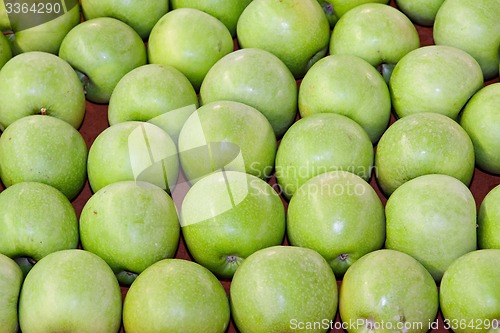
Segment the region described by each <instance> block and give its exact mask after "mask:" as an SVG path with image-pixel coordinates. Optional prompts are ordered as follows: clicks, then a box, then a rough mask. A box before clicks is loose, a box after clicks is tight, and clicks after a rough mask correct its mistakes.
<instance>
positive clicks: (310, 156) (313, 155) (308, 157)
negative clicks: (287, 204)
mask: <svg viewBox="0 0 500 333" xmlns="http://www.w3.org/2000/svg"><path fill="white" fill-rule="evenodd" d="M372 166H373V146H372V143H371V141H370V137H369V136H368V134H367V133H366V132H365V130H364V129H363V128H362V127H361V126H360V125H359V124H358V123H356V122H355V121H354V120H352V119H350V118H348V117H346V116H343V115H340V114H337V113H318V114H314V115H311V116H308V117H305V118H302V119H300V120H298V121H297V122H295V123H294V124H293V125H292V126H291V127H290V129H289V130H288V131H287V132H286V133H285V135H284V136H283V139H282V140H281V143H280V145H279V147H278V151H277V153H276V165H275V169H276V172H275V173H276V178H277V180H278V184H279V187H280V191H281V192H282V194H283V195H284V197H285V198H287V199H290V198H291V197H292V195H293V194H294V193H295V192H296V191H297V189H298V188H299V187H300V186H301V185H302V184H304V183H305V182H306V181H307V180H308V179H310V178H312V177H314V176H316V175H319V174H321V173H324V172H328V171H333V170H345V171H350V172H352V173H354V174H356V175H358V176H361V177H362V178H363V179H365V180H368V179H370V177H371V172H372Z"/></svg>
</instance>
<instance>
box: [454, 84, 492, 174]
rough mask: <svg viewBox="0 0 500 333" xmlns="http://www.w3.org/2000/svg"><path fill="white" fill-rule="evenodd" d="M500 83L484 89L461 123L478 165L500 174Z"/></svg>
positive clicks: (471, 101) (467, 107) (472, 100)
mask: <svg viewBox="0 0 500 333" xmlns="http://www.w3.org/2000/svg"><path fill="white" fill-rule="evenodd" d="M499 111H500V83H494V84H490V85H488V86H485V87H483V88H481V90H479V91H478V92H477V93H476V94H474V95H473V96H472V98H471V99H470V100H469V102H468V103H467V105H466V106H465V108H464V110H463V112H462V113H461V115H460V120H459V123H460V125H461V126H462V127H463V128H464V129H465V131H466V132H467V134H469V136H470V138H471V140H472V143H473V144H474V152H475V154H476V164H477V166H479V167H480V168H481V169H483V170H486V171H487V172H490V173H493V174H497V175H498V174H500V154H499V153H500V132H499V131H498V128H499V126H500V112H499Z"/></svg>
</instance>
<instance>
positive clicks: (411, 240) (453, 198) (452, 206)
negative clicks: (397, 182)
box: [385, 174, 477, 281]
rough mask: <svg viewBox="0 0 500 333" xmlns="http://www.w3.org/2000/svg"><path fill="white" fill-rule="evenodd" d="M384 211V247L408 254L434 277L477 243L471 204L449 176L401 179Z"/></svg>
mask: <svg viewBox="0 0 500 333" xmlns="http://www.w3.org/2000/svg"><path fill="white" fill-rule="evenodd" d="M385 214H386V241H385V246H386V248H388V249H393V250H398V251H401V252H405V253H407V254H409V255H411V256H412V257H414V258H415V259H417V260H418V261H420V262H421V263H422V265H424V267H425V268H427V270H428V271H429V272H430V273H431V275H432V276H433V277H434V279H435V280H436V281H439V280H440V279H441V278H442V276H443V273H444V272H445V271H446V269H447V268H448V266H449V265H450V264H451V263H452V262H453V261H454V260H455V259H457V258H458V257H460V256H461V255H463V254H465V253H467V252H470V251H474V250H475V249H476V247H477V235H476V203H475V201H474V197H473V196H472V193H471V192H470V190H469V189H468V188H467V186H465V185H464V184H463V183H462V182H461V181H459V180H458V179H456V178H454V177H451V176H447V175H440V174H431V175H424V176H420V177H417V178H414V179H412V180H410V181H408V182H406V183H404V184H403V185H401V186H400V187H398V189H397V190H396V191H394V193H393V194H392V195H391V196H390V197H389V200H388V201H387V204H386V207H385Z"/></svg>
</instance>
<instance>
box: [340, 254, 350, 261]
mask: <svg viewBox="0 0 500 333" xmlns="http://www.w3.org/2000/svg"><path fill="white" fill-rule="evenodd" d="M348 257H349V255H348V254H347V253H342V254H341V255H339V260H341V261H346V260H347V258H348Z"/></svg>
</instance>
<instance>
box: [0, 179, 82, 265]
mask: <svg viewBox="0 0 500 333" xmlns="http://www.w3.org/2000/svg"><path fill="white" fill-rule="evenodd" d="M78 242H79V235H78V218H77V217H76V213H75V209H74V208H73V206H72V205H71V202H70V201H69V200H68V198H66V196H65V195H64V194H62V193H61V192H60V191H59V190H57V189H55V188H54V187H52V186H49V185H46V184H43V183H37V182H22V183H17V184H14V185H12V186H10V187H8V188H7V189H5V190H4V191H2V192H1V193H0V253H3V254H5V255H7V256H9V257H11V258H13V259H16V260H17V259H18V258H20V257H24V258H26V259H27V262H28V263H30V264H31V265H26V266H24V265H22V266H21V267H22V268H25V269H24V272H23V273H24V274H26V273H27V271H28V270H29V269H30V268H31V267H32V265H33V264H34V263H36V262H37V261H39V260H40V259H42V258H43V257H45V256H46V255H48V254H50V253H52V252H55V251H59V250H65V249H76V248H77V247H78ZM20 260H21V261H22V259H20ZM23 266H24V267H23Z"/></svg>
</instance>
